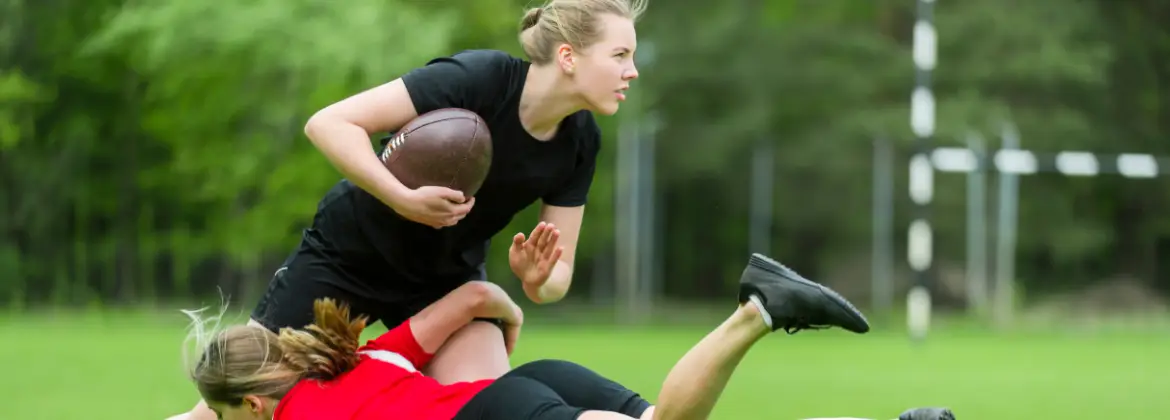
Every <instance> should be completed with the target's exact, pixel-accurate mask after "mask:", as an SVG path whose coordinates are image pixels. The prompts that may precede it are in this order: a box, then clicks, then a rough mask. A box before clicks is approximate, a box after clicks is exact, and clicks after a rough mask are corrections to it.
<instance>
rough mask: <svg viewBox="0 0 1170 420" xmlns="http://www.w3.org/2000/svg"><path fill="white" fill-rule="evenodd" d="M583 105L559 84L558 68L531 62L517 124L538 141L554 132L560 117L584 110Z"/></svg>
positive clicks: (521, 94) (559, 122) (545, 138)
mask: <svg viewBox="0 0 1170 420" xmlns="http://www.w3.org/2000/svg"><path fill="white" fill-rule="evenodd" d="M584 108H585V107H584V104H583V103H582V101H581V100H580V99H579V98H578V97H577V95H575V94H573V93H572V92H571V91H570V90H569V89H567V88H565V87H564V86H563V85H562V82H561V78H560V74H559V72H557V69H556V68H555V67H552V66H538V65H536V64H533V65H532V66H531V67H530V68H529V70H528V76H527V77H526V78H525V80H524V90H523V91H522V92H521V93H520V124H521V125H523V126H524V130H526V131H528V134H530V135H532V137H534V138H536V139H537V140H549V139H552V137H553V136H555V135H556V132H557V127H558V126H559V125H560V124H561V120H564V119H565V117H567V116H569V115H572V114H573V113H575V112H577V111H580V110H582V109H584Z"/></svg>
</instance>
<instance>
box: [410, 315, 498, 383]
mask: <svg viewBox="0 0 1170 420" xmlns="http://www.w3.org/2000/svg"><path fill="white" fill-rule="evenodd" d="M510 369H511V366H510V365H509V364H508V354H507V352H506V351H505V350H504V334H503V333H502V332H501V331H500V327H497V326H495V325H492V324H490V323H487V322H482V321H475V322H472V323H470V324H467V326H465V327H463V328H462V329H460V330H459V331H457V332H455V334H454V335H452V336H451V338H449V339H447V342H446V343H443V347H442V348H441V349H439V352H438V353H436V354H435V357H434V358H433V359H431V362H430V363H428V364H427V366H426V367H425V368H423V373H424V374H426V375H427V376H430V377H432V378H435V380H437V381H439V383H442V384H452V383H455V382H467V381H476V380H480V379H496V378H499V377H500V376H502V375H503V374H505V373H507V372H508V370H510Z"/></svg>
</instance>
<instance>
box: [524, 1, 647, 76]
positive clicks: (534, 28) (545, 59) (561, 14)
mask: <svg viewBox="0 0 1170 420" xmlns="http://www.w3.org/2000/svg"><path fill="white" fill-rule="evenodd" d="M645 10H646V0H548V2H547V3H545V4H544V5H543V6H540V7H534V8H531V9H528V12H527V13H525V14H524V18H523V19H521V20H520V45H521V46H522V47H524V54H526V55H527V56H528V59H529V60H530V61H532V62H533V63H535V64H548V63H550V62H552V60H553V54H554V50H553V49H554V48H556V46H557V45H560V44H562V43H565V44H569V45H572V46H573V48H577V49H585V48H589V46H591V45H593V43H595V42H597V40H598V38H600V37H601V30H602V26H601V24H600V22H599V21H598V18H599V17H600V16H601V15H606V14H611V15H616V16H620V17H624V18H628V19H630V20H637V19H638V17H640V16H641V15H642V13H643V12H644V11H645Z"/></svg>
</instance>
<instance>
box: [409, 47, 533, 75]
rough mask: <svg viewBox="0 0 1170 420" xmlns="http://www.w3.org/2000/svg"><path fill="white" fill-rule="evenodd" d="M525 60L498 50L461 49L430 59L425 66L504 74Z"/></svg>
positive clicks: (515, 68) (481, 73)
mask: <svg viewBox="0 0 1170 420" xmlns="http://www.w3.org/2000/svg"><path fill="white" fill-rule="evenodd" d="M525 64H526V62H525V61H524V60H523V59H520V58H518V57H515V56H512V55H511V54H508V53H507V52H504V51H499V50H463V51H459V52H457V53H455V54H452V55H449V56H444V57H438V58H434V59H431V61H428V62H427V64H426V65H427V67H430V66H435V65H440V66H442V65H454V66H455V67H458V68H460V69H462V70H464V71H466V72H467V73H469V74H480V75H505V74H510V73H512V72H515V71H517V70H519V69H520V68H521V67H522V66H524V65H525Z"/></svg>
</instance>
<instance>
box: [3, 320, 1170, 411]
mask: <svg viewBox="0 0 1170 420" xmlns="http://www.w3.org/2000/svg"><path fill="white" fill-rule="evenodd" d="M181 322H182V320H181V319H179V317H174V316H169V317H168V320H167V321H160V320H154V319H151V318H149V317H146V316H143V315H86V316H77V315H69V316H65V315H53V316H24V317H12V316H9V317H0V343H3V345H2V346H0V360H3V361H4V362H3V363H4V364H3V366H4V375H3V379H0V395H4V396H5V397H6V398H5V399H6V401H5V408H4V410H3V411H4V415H3V417H4V418H10V419H46V420H56V419H61V420H65V419H87V420H103V419H161V418H164V417H165V416H167V415H171V414H174V413H177V412H179V411H183V410H186V409H188V408H190V406H191V405H193V403H194V402H195V401H196V399H197V398H196V396H195V394H194V391H193V389H192V388H191V387H190V386H189V385H188V384H187V383H185V382H184V378H183V375H182V365H181V361H180V357H179V349H180V347H181V340H182V338H183V336H184V330H183V324H182V323H181ZM376 332H378V331H377V330H373V329H372V330H371V331H370V333H371V334H373V333H376ZM705 333H706V327H705V326H703V327H669V328H662V329H650V328H640V329H625V328H620V327H612V328H603V327H582V326H573V327H560V328H554V327H550V326H544V327H541V326H531V327H529V328H528V329H526V331H525V334H524V337H523V338H522V341H521V343H520V347H519V349H518V354H517V355H516V357H515V358H514V363H517V364H518V363H522V362H524V361H527V360H532V359H536V358H563V359H569V360H573V361H576V362H579V363H582V364H584V365H586V366H589V367H592V368H594V369H596V370H597V371H599V372H601V373H602V374H604V375H606V376H609V377H611V378H613V379H615V380H617V381H619V382H622V383H624V384H626V385H628V386H630V387H631V388H633V389H635V390H638V391H640V392H642V393H643V395H645V396H647V397H648V398H650V399H651V400H653V398H654V396H655V395H657V393H658V387H659V385H660V384H661V381H662V379H663V378H664V377H665V375H666V373H667V371H668V370H669V369H670V368H671V366H672V365H673V364H674V362H675V360H677V359H678V358H679V357H680V356H681V355H682V354H683V353H684V352H685V351H686V350H687V349H688V348H689V347H690V345H691V344H693V343H694V342H696V341H697V340H698V339H699V338H701V337H702V336H703V335H704V334H705ZM1168 356H1170V335H1167V334H1165V332H1164V331H1163V332H1160V333H1154V332H1144V333H1143V332H1113V333H1103V332H1098V333H1081V334H1072V333H1064V334H1060V333H1051V332H1048V333H1031V334H1021V333H1016V334H1008V335H1002V334H1001V335H994V334H991V333H987V332H977V330H975V329H971V328H965V329H964V331H955V330H949V331H936V332H935V333H934V335H932V337H931V340H930V341H929V342H928V343H926V344H925V345H921V346H914V345H911V344H910V343H909V342H908V341H907V340H906V339H904V338H903V337H902V336H901V335H899V334H895V333H882V332H876V333H873V334H870V335H867V336H855V335H850V334H847V333H844V332H841V331H836V330H831V331H812V332H801V333H799V334H798V335H796V336H791V337H790V336H785V335H783V334H778V335H775V336H772V337H768V338H767V339H765V340H764V341H763V342H761V343H760V344H759V345H758V346H757V347H756V348H755V349H753V351H752V352H751V353H750V354H749V355H748V358H747V360H746V361H745V362H744V363H743V364H742V365H741V367H740V369H739V371H738V372H737V373H736V376H735V377H734V378H733V379H732V383H731V385H730V386H729V388H728V389H727V390H726V392H725V393H724V395H723V398H722V400H721V402H720V403H719V405H718V408H717V410H716V413H715V415H714V416H713V418H715V419H757V418H758V419H765V418H767V419H799V418H805V417H817V416H863V417H875V418H892V417H894V416H895V415H896V414H897V413H899V412H901V411H902V410H903V409H906V408H909V407H914V406H925V405H946V406H950V407H953V408H954V409H955V411H956V414H957V415H958V416H959V418H960V419H964V420H969V419H978V420H1009V419H1038V418H1043V419H1054V420H1055V419H1060V420H1071V419H1101V418H1112V419H1130V418H1151V416H1155V417H1156V416H1157V413H1161V414H1163V415H1165V414H1166V413H1170V398H1167V390H1170V357H1168Z"/></svg>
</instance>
